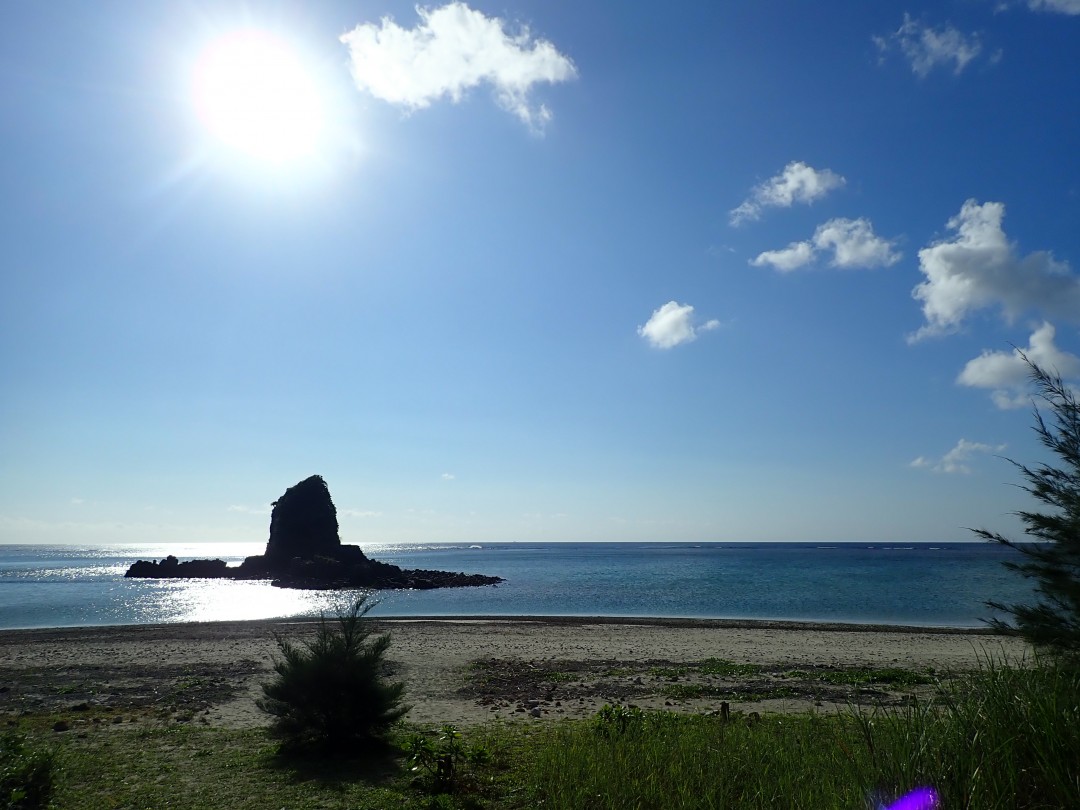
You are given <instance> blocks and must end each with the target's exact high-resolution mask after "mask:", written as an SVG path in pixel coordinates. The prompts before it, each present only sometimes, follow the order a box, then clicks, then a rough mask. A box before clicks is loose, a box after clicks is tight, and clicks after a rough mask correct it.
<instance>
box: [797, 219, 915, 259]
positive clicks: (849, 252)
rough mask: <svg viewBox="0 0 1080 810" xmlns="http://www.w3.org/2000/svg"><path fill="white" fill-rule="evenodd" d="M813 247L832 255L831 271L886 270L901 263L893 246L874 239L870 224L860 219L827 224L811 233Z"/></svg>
mask: <svg viewBox="0 0 1080 810" xmlns="http://www.w3.org/2000/svg"><path fill="white" fill-rule="evenodd" d="M814 247H815V248H816V249H817V250H832V251H833V257H832V259H830V260H829V264H831V265H832V266H833V267H843V268H858V267H865V268H872V267H889V266H891V265H894V264H896V263H897V262H898V261H900V254H899V253H897V252H896V251H894V250H893V243H892V242H890V241H888V240H886V239H882V238H881V237H880V236H877V235H875V234H874V226H873V225H872V224H871V223H870V220H868V219H863V218H860V219H831V220H829V221H828V222H826V223H825V224H824V225H821V226H819V227H818V229H817V231H816V232H815V233H814Z"/></svg>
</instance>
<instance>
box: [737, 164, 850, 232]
mask: <svg viewBox="0 0 1080 810" xmlns="http://www.w3.org/2000/svg"><path fill="white" fill-rule="evenodd" d="M845 182H847V181H845V180H844V178H843V177H841V176H840V175H838V174H836V173H835V172H833V171H830V170H829V169H820V170H819V169H815V168H814V167H813V166H808V165H807V164H805V163H803V162H802V161H792V162H791V163H789V164H788V165H787V166H785V167H784V169H783V171H781V172H780V174H778V175H776V176H775V177H770V178H769V179H768V180H766V181H765V182H764V183H762V184H761V185H758V186H755V187H754V188H753V189H752V190H751V192H750V196H749V197H747V198H746V200H744V201H743V202H742V203H740V204H739V206H738V207H736V208H733V209H732V210H731V214H730V217H729V221H730V222H731V224H732V225H742V224H743V223H745V222H752V221H753V220H757V219H761V215H762V213H763V212H764V210H765V209H766V208H790V207H791V206H793V205H794V204H795V203H812V202H813V201H814V200H818V199H821V198H822V197H824V196H825V195H826V194H828V193H829V192H830V191H832V190H834V189H837V188H840V187H841V186H842V185H844V183H845Z"/></svg>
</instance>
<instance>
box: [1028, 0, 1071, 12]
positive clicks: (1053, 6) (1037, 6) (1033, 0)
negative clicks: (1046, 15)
mask: <svg viewBox="0 0 1080 810" xmlns="http://www.w3.org/2000/svg"><path fill="white" fill-rule="evenodd" d="M1027 6H1028V8H1030V9H1032V10H1033V11H1050V12H1055V13H1057V14H1080V0H1028V3H1027Z"/></svg>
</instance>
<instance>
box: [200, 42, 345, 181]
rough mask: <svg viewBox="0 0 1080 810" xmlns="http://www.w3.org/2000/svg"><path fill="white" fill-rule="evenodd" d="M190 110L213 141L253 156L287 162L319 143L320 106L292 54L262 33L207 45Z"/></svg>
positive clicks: (312, 84)
mask: <svg viewBox="0 0 1080 810" xmlns="http://www.w3.org/2000/svg"><path fill="white" fill-rule="evenodd" d="M194 96H195V107H196V111H197V113H198V115H199V119H200V120H201V121H202V123H203V124H204V125H205V126H206V128H207V129H208V130H209V131H210V133H211V134H213V135H214V136H215V137H216V138H217V139H218V140H220V141H221V142H222V143H224V144H226V145H227V146H229V147H230V148H232V149H236V150H237V151H239V152H241V153H243V154H245V155H250V156H252V157H255V158H260V159H263V160H268V161H272V162H287V161H290V160H293V159H296V158H299V157H303V156H305V155H307V154H309V153H311V152H312V151H314V149H315V147H316V146H317V144H318V142H319V137H320V134H321V132H322V129H323V123H324V122H323V114H324V112H323V103H322V98H321V94H320V92H319V88H318V86H317V83H316V82H315V80H314V78H313V76H312V74H311V72H310V71H309V70H308V69H307V68H306V67H305V65H304V64H303V62H302V61H301V59H300V58H299V56H298V55H297V53H296V52H295V50H294V49H293V48H292V47H290V45H289V44H288V43H287V42H285V41H284V40H281V39H279V38H277V37H276V36H274V35H272V34H269V33H267V32H264V31H242V32H236V33H232V34H228V35H226V36H223V37H221V38H220V39H217V40H215V41H214V42H212V43H210V45H208V46H207V48H206V49H205V50H204V51H203V52H202V54H201V55H200V56H199V59H198V62H197V64H196V68H195V81H194Z"/></svg>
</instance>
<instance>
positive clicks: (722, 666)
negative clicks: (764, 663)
mask: <svg viewBox="0 0 1080 810" xmlns="http://www.w3.org/2000/svg"><path fill="white" fill-rule="evenodd" d="M763 669H764V668H763V667H760V666H758V665H757V664H736V663H734V662H732V661H726V660H724V659H723V658H706V659H705V660H704V661H698V662H696V663H692V664H682V665H680V666H674V667H654V668H653V669H650V670H649V674H650V675H653V676H655V677H658V678H682V677H685V676H687V675H714V676H716V677H720V678H746V677H749V676H751V675H757V674H758V673H760V672H762V670H763Z"/></svg>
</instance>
